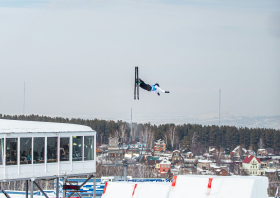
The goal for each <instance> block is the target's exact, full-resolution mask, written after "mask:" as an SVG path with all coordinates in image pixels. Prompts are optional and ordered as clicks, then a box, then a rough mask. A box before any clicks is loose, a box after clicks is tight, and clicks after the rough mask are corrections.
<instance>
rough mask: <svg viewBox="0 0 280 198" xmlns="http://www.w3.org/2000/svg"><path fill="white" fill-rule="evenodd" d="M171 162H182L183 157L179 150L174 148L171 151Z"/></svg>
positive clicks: (178, 163)
mask: <svg viewBox="0 0 280 198" xmlns="http://www.w3.org/2000/svg"><path fill="white" fill-rule="evenodd" d="M171 163H172V164H174V165H180V164H183V158H182V156H181V152H180V151H179V150H175V151H173V153H172V157H171Z"/></svg>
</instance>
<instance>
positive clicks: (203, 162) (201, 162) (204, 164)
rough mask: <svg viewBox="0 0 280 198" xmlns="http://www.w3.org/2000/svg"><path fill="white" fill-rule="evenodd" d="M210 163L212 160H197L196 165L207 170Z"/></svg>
mask: <svg viewBox="0 0 280 198" xmlns="http://www.w3.org/2000/svg"><path fill="white" fill-rule="evenodd" d="M210 163H212V161H209V160H198V162H197V167H198V168H200V169H202V170H209V169H210Z"/></svg>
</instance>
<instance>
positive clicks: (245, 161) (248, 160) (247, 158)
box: [243, 155, 261, 163]
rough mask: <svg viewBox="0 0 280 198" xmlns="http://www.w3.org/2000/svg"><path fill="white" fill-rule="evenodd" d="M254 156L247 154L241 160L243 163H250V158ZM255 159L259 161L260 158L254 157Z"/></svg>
mask: <svg viewBox="0 0 280 198" xmlns="http://www.w3.org/2000/svg"><path fill="white" fill-rule="evenodd" d="M254 158H256V157H255V156H253V155H247V157H246V158H245V159H244V160H243V163H250V162H251V161H252V159H254ZM256 160H257V161H258V162H259V163H261V160H260V158H256Z"/></svg>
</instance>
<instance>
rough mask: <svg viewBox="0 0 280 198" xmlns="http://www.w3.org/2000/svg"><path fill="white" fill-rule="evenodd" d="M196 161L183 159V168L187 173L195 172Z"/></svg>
mask: <svg viewBox="0 0 280 198" xmlns="http://www.w3.org/2000/svg"><path fill="white" fill-rule="evenodd" d="M196 165H197V160H196V159H184V168H185V169H187V170H188V171H191V172H194V171H195V170H196Z"/></svg>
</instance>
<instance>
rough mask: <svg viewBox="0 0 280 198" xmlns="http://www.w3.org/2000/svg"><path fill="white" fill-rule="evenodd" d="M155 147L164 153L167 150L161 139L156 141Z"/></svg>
mask: <svg viewBox="0 0 280 198" xmlns="http://www.w3.org/2000/svg"><path fill="white" fill-rule="evenodd" d="M155 146H158V147H161V150H162V151H165V150H166V144H165V142H164V141H163V140H161V139H159V140H156V141H155Z"/></svg>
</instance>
